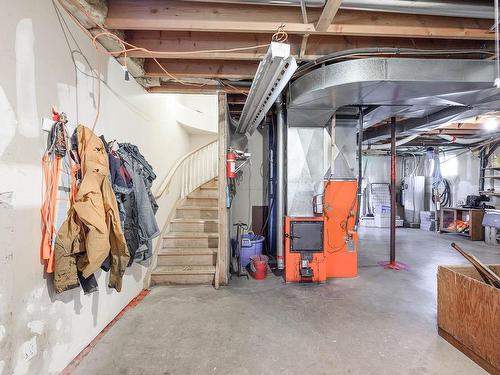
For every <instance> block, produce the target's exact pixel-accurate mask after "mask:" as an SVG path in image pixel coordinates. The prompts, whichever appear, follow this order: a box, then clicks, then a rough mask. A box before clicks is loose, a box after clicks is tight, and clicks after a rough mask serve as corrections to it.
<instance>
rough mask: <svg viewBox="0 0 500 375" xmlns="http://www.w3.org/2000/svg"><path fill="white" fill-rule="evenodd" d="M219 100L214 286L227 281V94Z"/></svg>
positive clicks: (219, 96)
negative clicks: (216, 238) (217, 243)
mask: <svg viewBox="0 0 500 375" xmlns="http://www.w3.org/2000/svg"><path fill="white" fill-rule="evenodd" d="M218 99H219V100H218V101H219V128H218V138H219V163H218V169H219V173H218V176H219V179H218V191H219V247H218V250H217V264H216V268H215V283H214V284H215V288H218V287H219V284H226V283H227V274H228V265H229V263H228V254H229V253H228V244H229V241H228V229H227V221H228V218H227V216H228V213H227V208H226V185H227V176H226V152H227V136H228V134H227V126H228V124H227V116H226V108H227V96H226V93H225V92H219V93H218Z"/></svg>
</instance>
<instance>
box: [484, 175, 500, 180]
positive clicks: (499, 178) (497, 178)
mask: <svg viewBox="0 0 500 375" xmlns="http://www.w3.org/2000/svg"><path fill="white" fill-rule="evenodd" d="M480 178H484V179H487V178H492V179H494V180H500V176H484V177H480Z"/></svg>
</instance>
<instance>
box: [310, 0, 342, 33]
mask: <svg viewBox="0 0 500 375" xmlns="http://www.w3.org/2000/svg"><path fill="white" fill-rule="evenodd" d="M341 3H342V0H327V1H326V4H325V6H324V7H323V11H322V12H321V15H320V16H319V20H318V22H316V27H315V29H316V31H319V32H325V31H327V30H328V27H330V25H331V24H332V21H333V19H334V18H335V15H336V14H337V12H338V11H339V8H340V4H341Z"/></svg>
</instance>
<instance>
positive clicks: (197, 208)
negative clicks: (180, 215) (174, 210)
mask: <svg viewBox="0 0 500 375" xmlns="http://www.w3.org/2000/svg"><path fill="white" fill-rule="evenodd" d="M218 209H219V208H218V207H215V206H187V205H186V206H180V207H179V208H178V210H202V211H217V210H218Z"/></svg>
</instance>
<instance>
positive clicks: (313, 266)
mask: <svg viewBox="0 0 500 375" xmlns="http://www.w3.org/2000/svg"><path fill="white" fill-rule="evenodd" d="M322 206H323V214H322V215H318V216H313V217H290V216H286V217H285V252H284V256H285V273H284V277H285V281H286V282H325V281H326V280H327V279H328V278H333V277H355V276H357V275H358V252H357V250H358V235H357V232H356V230H355V224H356V212H357V206H358V199H357V181H356V180H350V179H349V180H327V181H325V185H324V193H323V204H322Z"/></svg>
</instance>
